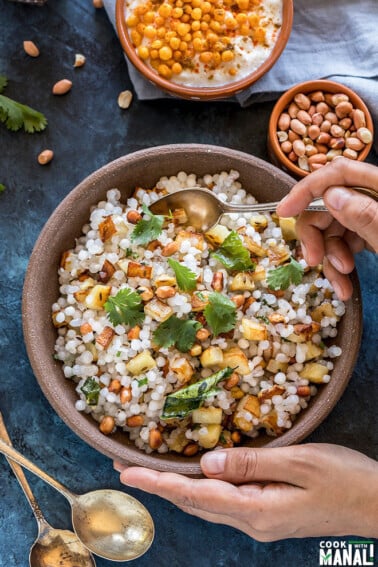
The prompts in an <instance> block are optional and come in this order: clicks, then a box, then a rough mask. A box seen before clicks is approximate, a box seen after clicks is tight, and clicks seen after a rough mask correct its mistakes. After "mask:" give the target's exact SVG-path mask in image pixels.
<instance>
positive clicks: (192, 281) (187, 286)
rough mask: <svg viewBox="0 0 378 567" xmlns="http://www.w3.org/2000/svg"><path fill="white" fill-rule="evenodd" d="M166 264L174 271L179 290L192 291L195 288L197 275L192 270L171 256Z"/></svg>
mask: <svg viewBox="0 0 378 567" xmlns="http://www.w3.org/2000/svg"><path fill="white" fill-rule="evenodd" d="M168 264H169V265H170V267H171V268H172V270H173V271H174V273H175V276H176V281H177V285H178V287H179V288H180V289H181V291H194V290H195V289H196V287H197V276H196V274H195V273H194V272H192V270H190V269H189V268H187V267H186V266H184V264H180V262H178V261H177V260H174V259H173V258H168Z"/></svg>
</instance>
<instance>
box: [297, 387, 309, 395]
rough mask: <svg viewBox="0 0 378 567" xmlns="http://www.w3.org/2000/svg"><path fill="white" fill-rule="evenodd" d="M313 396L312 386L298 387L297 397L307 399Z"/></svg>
mask: <svg viewBox="0 0 378 567" xmlns="http://www.w3.org/2000/svg"><path fill="white" fill-rule="evenodd" d="M310 394H311V390H310V386H298V387H297V395H298V396H301V397H303V398H304V397H306V396H309V395H310Z"/></svg>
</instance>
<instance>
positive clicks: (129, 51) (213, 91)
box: [116, 0, 293, 100]
mask: <svg viewBox="0 0 378 567" xmlns="http://www.w3.org/2000/svg"><path fill="white" fill-rule="evenodd" d="M292 23H293V0H283V12H282V27H281V30H280V33H279V36H278V38H277V41H276V44H275V46H274V47H273V50H272V52H271V54H270V55H269V57H268V58H267V59H266V60H265V61H264V62H263V63H262V65H260V67H258V69H256V70H255V71H254V72H253V73H251V74H250V75H248V76H246V77H245V78H243V79H241V80H239V81H234V82H232V83H228V84H225V85H222V86H216V87H189V86H185V85H179V84H177V83H174V82H173V81H171V80H167V79H165V78H163V77H161V76H160V75H159V74H158V73H157V72H156V71H155V70H154V69H152V68H151V67H149V66H148V65H147V64H146V63H145V62H144V61H143V60H142V59H140V58H139V57H138V55H137V53H136V51H135V47H134V45H133V44H132V42H131V39H130V36H129V33H128V27H127V25H126V21H125V0H116V25H117V32H118V37H119V39H120V42H121V45H122V48H123V50H124V52H125V54H126V56H127V58H128V59H129V60H130V61H131V63H132V64H133V65H134V67H135V68H136V69H137V70H138V71H139V72H140V73H141V74H142V75H143V76H144V77H145V79H147V80H148V81H150V82H151V83H153V84H154V85H156V86H157V87H159V88H160V89H162V90H163V91H166V92H168V93H169V94H171V95H174V96H177V97H180V98H185V99H190V100H216V99H224V98H228V97H231V96H233V95H235V94H238V93H240V92H242V91H244V90H245V89H247V88H248V87H249V86H251V85H252V84H253V83H255V82H256V81H257V80H258V79H260V78H261V77H262V76H263V75H265V73H267V72H268V71H269V69H270V68H271V67H272V66H273V65H274V63H275V62H276V61H277V59H278V58H279V56H280V55H281V53H282V51H283V50H284V48H285V46H286V44H287V41H288V39H289V36H290V32H291V28H292Z"/></svg>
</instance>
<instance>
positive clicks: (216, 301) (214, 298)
mask: <svg viewBox="0 0 378 567" xmlns="http://www.w3.org/2000/svg"><path fill="white" fill-rule="evenodd" d="M208 299H209V303H208V305H206V307H205V310H204V312H203V313H204V315H205V317H206V321H207V323H208V325H209V327H210V328H211V330H212V331H213V333H214V335H215V336H217V335H219V334H220V333H227V331H231V329H233V328H234V327H235V324H236V305H235V303H234V302H233V301H231V299H229V298H228V297H227V296H226V295H223V294H222V293H219V292H218V291H214V292H213V293H211V294H210V295H209V298H208Z"/></svg>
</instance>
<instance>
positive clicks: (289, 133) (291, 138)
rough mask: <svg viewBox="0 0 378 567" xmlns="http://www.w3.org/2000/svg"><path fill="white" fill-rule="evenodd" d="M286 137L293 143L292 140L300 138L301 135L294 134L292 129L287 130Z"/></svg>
mask: <svg viewBox="0 0 378 567" xmlns="http://www.w3.org/2000/svg"><path fill="white" fill-rule="evenodd" d="M288 138H289V142H291V143H293V142H294V140H300V139H301V137H300V136H299V135H298V134H296V133H295V132H293V130H289V132H288Z"/></svg>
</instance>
